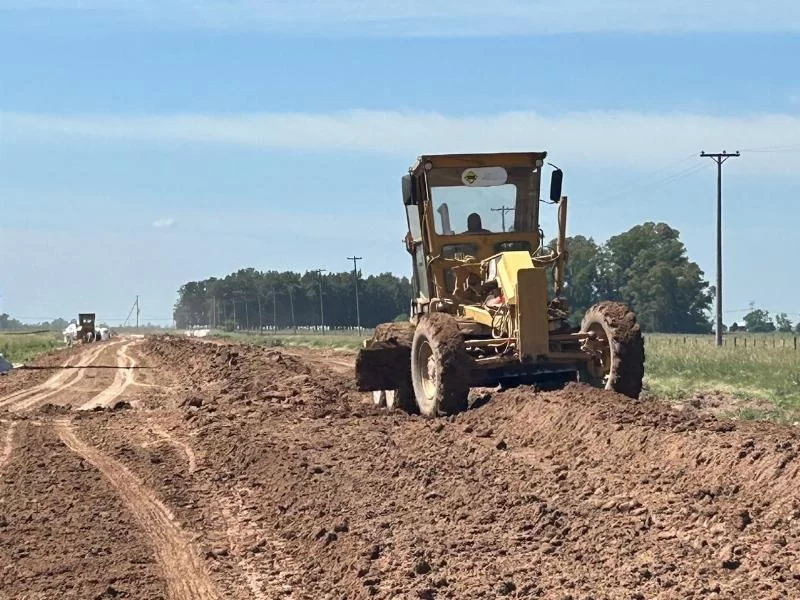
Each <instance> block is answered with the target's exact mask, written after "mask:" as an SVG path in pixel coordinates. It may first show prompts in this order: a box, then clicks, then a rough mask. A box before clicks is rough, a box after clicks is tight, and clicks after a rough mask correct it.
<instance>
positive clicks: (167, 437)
mask: <svg viewBox="0 0 800 600" xmlns="http://www.w3.org/2000/svg"><path fill="white" fill-rule="evenodd" d="M151 430H152V432H153V433H155V434H156V435H157V436H158V437H160V438H161V439H163V440H164V441H165V442H167V443H168V444H172V445H173V446H175V447H176V448H179V449H180V451H181V452H183V454H184V456H186V462H187V463H188V472H189V475H191V474H192V473H194V472H195V471H196V470H197V456H196V455H195V453H194V450H192V447H191V446H190V445H189V444H187V443H186V442H182V441H180V440H178V439H176V438H174V437H173V436H172V435H171V434H170V433H169V432H168V431H167V430H166V429H164V428H163V427H161V426H158V425H156V426H154V427H152V428H151Z"/></svg>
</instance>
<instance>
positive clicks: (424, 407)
mask: <svg viewBox="0 0 800 600" xmlns="http://www.w3.org/2000/svg"><path fill="white" fill-rule="evenodd" d="M546 157H547V153H545V152H526V153H505V154H458V155H430V156H422V157H420V158H419V159H418V160H417V162H416V163H415V164H414V165H413V166H412V167H411V168H410V169H409V174H408V175H406V176H404V177H403V181H402V188H403V204H404V207H405V210H406V217H407V221H408V234H407V235H406V238H405V245H406V249H407V250H408V252H409V253H410V254H411V256H412V264H413V272H412V281H413V287H414V298H413V299H412V302H411V311H410V321H409V322H408V323H387V324H384V325H379V326H378V327H377V328H376V330H375V333H374V335H373V337H372V338H371V339H369V340H367V341H365V343H364V347H363V348H362V350H361V351H360V352H359V355H358V357H357V359H356V384H357V387H358V389H360V390H362V391H371V392H373V394H374V397H375V401H376V403H379V404H383V403H385V404H386V405H387V406H389V407H394V406H397V407H399V408H402V409H404V410H408V411H412V412H416V411H419V412H420V413H422V414H423V415H425V416H437V415H444V414H453V413H456V412H459V411H462V410H465V409H466V408H467V401H468V395H469V391H470V388H471V387H495V386H497V385H503V386H513V385H519V384H539V385H547V386H548V387H553V386H555V387H558V386H561V385H564V384H565V383H566V382H568V381H581V382H587V383H590V384H592V385H595V386H599V387H603V388H605V389H609V390H614V391H617V392H620V393H622V394H625V395H627V396H629V397H631V398H638V396H639V393H640V391H641V387H642V377H643V374H644V344H643V340H642V336H641V332H640V329H639V325H638V324H637V321H636V317H635V315H634V314H633V313H632V312H631V311H630V310H628V308H627V307H626V306H624V305H623V304H620V303H617V302H600V303H599V304H597V305H595V306H593V307H591V308H590V309H589V310H588V311H587V312H586V314H585V316H584V318H583V321H582V323H581V326H580V327H579V328H576V327H572V326H570V324H569V322H568V316H569V311H568V307H567V303H566V301H565V299H564V298H563V297H562V292H563V288H564V272H565V265H566V262H567V248H566V221H567V198H566V197H562V196H561V188H562V179H563V173H562V171H561V170H559V169H555V170H553V171H552V174H551V182H550V193H549V199H542V198H541V197H540V188H541V178H542V173H543V171H544V167H545V158H546ZM543 204H545V205H553V206H555V207H556V209H557V211H558V212H557V216H558V219H557V222H558V225H557V227H558V234H557V237H556V244H555V248H549V247H548V246H547V244H546V242H545V239H544V233H543V232H542V229H541V227H540V206H541V205H543ZM548 273H549V275H550V277H549V278H548ZM548 282H550V284H549V283H548ZM549 289H551V292H550V293H549V292H548V290H549Z"/></svg>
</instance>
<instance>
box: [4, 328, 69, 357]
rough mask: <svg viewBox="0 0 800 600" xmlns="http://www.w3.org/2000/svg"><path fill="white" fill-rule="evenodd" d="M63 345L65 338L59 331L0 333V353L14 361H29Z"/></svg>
mask: <svg viewBox="0 0 800 600" xmlns="http://www.w3.org/2000/svg"><path fill="white" fill-rule="evenodd" d="M63 345H64V340H63V339H62V337H61V336H60V335H58V334H57V333H36V334H27V335H20V334H13V333H0V354H2V355H3V356H4V357H5V358H6V359H8V360H9V361H11V362H12V363H23V362H28V361H30V360H31V359H33V358H35V357H36V356H38V355H39V354H42V353H44V352H49V351H50V350H55V349H56V348H61V347H62V346H63Z"/></svg>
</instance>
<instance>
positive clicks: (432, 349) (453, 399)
mask: <svg viewBox="0 0 800 600" xmlns="http://www.w3.org/2000/svg"><path fill="white" fill-rule="evenodd" d="M463 342H464V338H463V335H462V333H461V331H460V330H459V329H458V324H457V323H456V320H455V318H454V317H452V316H450V315H448V314H444V313H432V314H429V315H425V316H424V317H422V318H420V320H419V324H418V325H417V328H416V330H415V331H414V340H413V342H412V344H411V381H412V383H413V386H414V396H415V397H416V402H417V406H418V407H419V412H420V414H422V415H423V416H425V417H436V416H440V415H451V414H455V413H458V412H462V411H464V410H466V409H467V399H468V397H469V388H470V371H471V367H472V358H471V357H470V356H469V354H467V351H466V350H465V348H464V343H463Z"/></svg>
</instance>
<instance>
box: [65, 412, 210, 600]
mask: <svg viewBox="0 0 800 600" xmlns="http://www.w3.org/2000/svg"><path fill="white" fill-rule="evenodd" d="M56 431H57V433H58V435H59V437H60V438H61V440H62V441H63V442H64V444H66V445H67V447H68V448H69V449H70V450H72V451H73V452H75V453H76V454H78V455H79V456H81V457H83V458H84V459H85V460H87V461H88V462H89V463H91V464H92V465H94V467H96V468H97V469H98V470H99V471H100V472H101V473H102V474H103V475H104V476H105V477H106V479H108V480H109V481H110V482H111V484H112V485H113V486H114V488H115V489H116V490H117V492H118V493H119V495H120V497H121V498H122V499H123V501H124V502H125V504H126V505H127V506H128V508H129V509H130V511H131V512H132V513H133V515H134V517H135V518H136V520H137V521H138V522H139V524H140V526H141V528H142V529H143V531H144V532H145V533H146V534H147V536H148V537H149V538H150V540H151V542H152V544H153V547H154V549H155V552H156V556H157V558H158V561H159V563H160V565H161V568H162V571H163V574H164V577H165V579H166V582H167V589H168V591H169V594H168V596H169V598H170V600H222V596H221V595H220V594H219V593H218V592H217V590H216V588H215V587H214V585H213V584H212V582H211V579H210V578H209V576H208V574H207V573H206V571H205V569H204V568H203V565H202V564H201V562H200V560H199V558H198V555H197V553H196V551H195V549H194V547H193V545H192V544H191V542H190V541H189V539H188V538H187V536H186V534H185V533H184V532H183V530H182V529H181V528H180V527H179V526H178V525H177V524H176V523H175V521H174V517H173V515H172V513H171V512H170V511H169V510H168V509H167V508H166V507H165V506H164V505H163V504H162V503H161V502H160V501H159V500H158V498H157V497H156V496H155V495H154V494H153V492H152V491H150V490H148V489H147V488H146V487H144V485H142V484H141V483H140V482H139V480H138V479H137V478H136V476H135V475H133V473H131V472H130V471H129V470H128V469H127V468H126V467H125V466H123V465H122V464H121V463H119V462H117V461H116V460H114V459H112V458H110V457H108V456H105V455H104V454H102V453H101V452H100V451H99V450H97V449H96V448H93V447H91V446H89V445H87V444H85V443H84V442H83V441H81V440H80V439H78V437H77V436H76V435H75V433H74V431H73V429H72V426H71V425H70V424H69V422H66V421H59V422H58V423H57V425H56Z"/></svg>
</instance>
